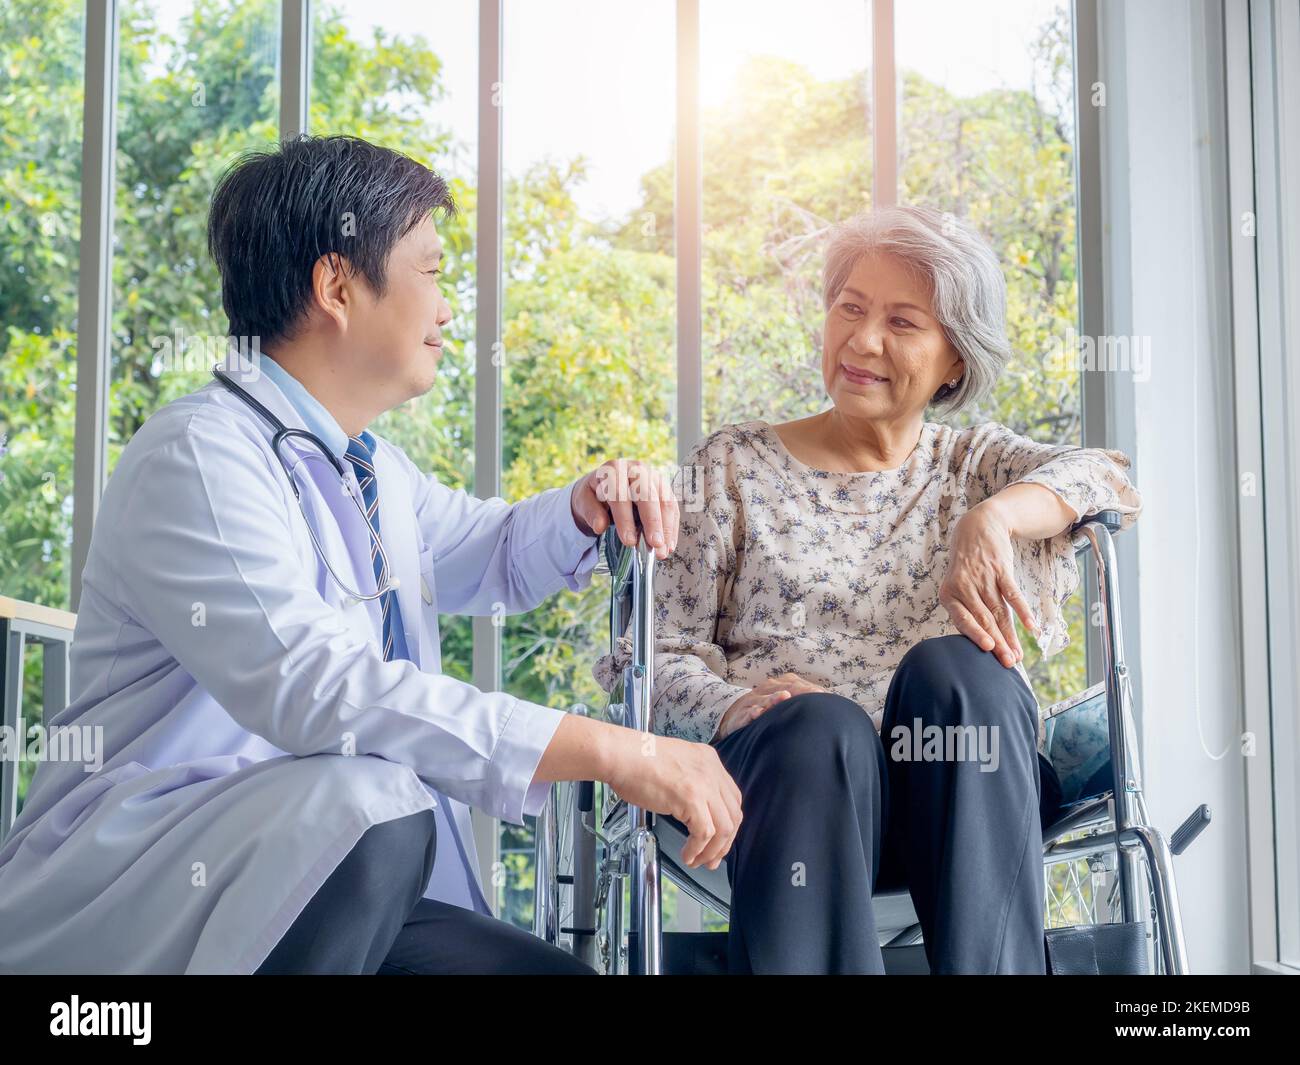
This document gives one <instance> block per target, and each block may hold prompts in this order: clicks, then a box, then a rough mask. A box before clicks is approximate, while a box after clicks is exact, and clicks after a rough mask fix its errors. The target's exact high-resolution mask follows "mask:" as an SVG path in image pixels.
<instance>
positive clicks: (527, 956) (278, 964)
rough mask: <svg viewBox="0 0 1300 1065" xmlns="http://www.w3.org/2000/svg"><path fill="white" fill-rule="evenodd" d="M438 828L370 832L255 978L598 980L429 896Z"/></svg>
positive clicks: (503, 928)
mask: <svg viewBox="0 0 1300 1065" xmlns="http://www.w3.org/2000/svg"><path fill="white" fill-rule="evenodd" d="M436 825H437V821H436V819H435V815H434V812H433V811H432V810H421V811H420V812H419V813H416V814H411V815H409V816H408V817H399V818H396V819H395V820H392V821H384V822H382V823H380V824H377V825H371V826H370V828H368V829H367V830H366V831H365V832H364V833H363V834H362V836H361V839H359V840H358V841H357V843H356V845H355V846H354V847H353V848H352V850H350V851H349V852H348V854H347V856H346V857H345V858H344V859H343V861H342V862H340V863H339V865H338V866H337V867H336V868H335V870H334V872H332V873H331V874H330V875H329V877H328V878H327V879H326V880H325V882H324V883H323V884H322V885H321V886H320V888H319V889H318V890H317V892H316V894H315V895H313V896H312V898H311V900H310V901H309V902H308V903H307V905H306V906H305V907H304V908H303V911H302V912H301V913H300V914H299V915H298V916H297V917H296V918H295V919H294V922H293V924H292V925H290V926H289V929H288V931H286V932H285V934H284V935H283V936H282V937H281V939H280V941H279V942H278V943H277V944H276V945H275V947H274V949H273V950H272V951H271V953H270V954H269V955H268V956H267V958H266V960H265V961H264V962H263V963H262V964H261V966H260V967H259V968H258V970H257V973H258V975H269V974H283V973H378V974H381V975H406V974H410V975H426V974H446V975H451V974H468V975H482V974H489V973H523V974H556V975H564V974H585V975H594V973H595V970H594V969H592V968H591V967H590V966H588V965H585V964H583V963H582V962H580V961H578V960H577V959H576V958H574V957H573V956H572V955H570V954H568V953H566V952H565V951H563V950H560V949H559V948H558V947H553V946H551V945H550V944H549V943H545V942H543V941H542V940H540V939H538V938H537V937H536V936H533V935H531V934H529V933H528V932H525V931H523V930H522V929H519V928H516V927H514V926H513V925H510V924H507V923H506V922H504V921H498V920H496V919H494V918H491V917H485V916H483V915H482V914H480V913H475V912H474V911H472V910H466V909H464V908H462V907H460V906H453V905H451V904H450V903H446V902H435V901H434V900H432V899H426V898H422V897H421V896H422V894H423V891H424V887H425V885H426V884H427V883H428V881H429V874H430V873H431V872H432V871H433V859H434V854H435V848H436V846H437V830H436Z"/></svg>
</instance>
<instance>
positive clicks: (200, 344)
mask: <svg viewBox="0 0 1300 1065" xmlns="http://www.w3.org/2000/svg"><path fill="white" fill-rule="evenodd" d="M119 32H120V39H121V44H120V61H119V71H120V74H119V77H120V82H119V88H118V105H117V182H116V186H115V196H114V207H113V210H114V218H113V307H112V311H113V326H112V348H111V355H112V372H111V377H110V382H111V384H110V389H109V423H108V447H109V469H110V472H111V470H112V468H113V466H115V465H116V462H117V457H118V455H120V454H121V450H122V448H123V447H124V446H125V445H126V443H127V442H128V441H129V440H130V439H131V437H132V436H134V435H135V432H136V430H137V429H139V428H140V426H141V425H142V424H144V420H145V419H146V418H148V417H149V415H150V414H152V413H153V412H154V411H155V410H157V409H158V408H159V407H161V406H162V405H163V404H165V403H167V402H169V401H170V400H172V399H174V398H176V397H177V396H180V395H184V394H185V393H187V392H191V391H193V390H194V389H196V388H198V387H200V386H201V385H203V384H204V383H205V382H206V381H208V380H210V375H209V374H210V369H211V367H212V365H213V364H214V363H216V362H218V361H219V360H220V359H222V358H223V357H224V352H225V348H226V328H227V323H226V316H225V314H224V312H223V311H222V309H221V286H220V282H219V280H218V277H217V271H216V267H215V266H214V265H213V264H212V260H211V259H210V258H208V252H207V238H206V231H205V227H206V224H207V217H208V205H209V203H210V201H211V198H212V190H213V188H214V186H215V185H216V181H217V178H218V177H219V176H220V175H221V172H222V171H223V170H224V169H225V168H226V166H227V165H229V163H230V162H232V161H233V160H234V158H235V156H236V155H238V153H239V152H240V151H241V150H243V149H245V148H248V147H252V146H259V147H261V146H265V145H267V144H270V143H273V142H274V141H276V140H277V139H278V136H279V108H280V90H279V53H280V36H279V35H280V4H279V3H277V2H275V0H249V2H247V3H222V4H214V3H208V2H204V0H152V2H150V0H125V2H124V3H123V4H122V5H121V15H120V31H119ZM250 342H251V341H250Z"/></svg>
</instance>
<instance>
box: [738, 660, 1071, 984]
mask: <svg viewBox="0 0 1300 1065" xmlns="http://www.w3.org/2000/svg"><path fill="white" fill-rule="evenodd" d="M949 725H953V726H977V729H972V730H966V732H965V735H967V736H971V735H974V736H975V737H976V738H977V739H978V737H979V736H980V733H979V731H978V727H983V728H984V729H985V730H986V731H985V732H984V733H983V737H984V739H985V743H986V747H985V755H984V756H983V764H985V765H989V766H992V765H993V764H994V762H993V758H992V757H991V752H993V751H994V750H995V751H996V754H997V760H996V768H995V769H992V771H988V772H985V771H981V760H980V757H981V756H980V753H979V752H980V748H979V746H978V744H977V743H976V744H971V745H970V747H969V749H966V750H965V751H963V748H962V747H961V746H952V747H948V745H946V744H944V743H935V744H934V745H933V746H932V747H931V749H930V750H929V751H928V752H927V750H926V748H925V746H924V744H923V743H922V744H921V745H919V749H918V746H917V745H915V744H914V743H913V742H912V738H911V737H912V735H913V734H914V733H918V734H919V735H920V736H921V737H922V739H924V738H925V736H926V729H927V726H939V727H940V730H942V729H943V727H944V726H949ZM899 728H901V729H902V730H904V731H903V733H901V734H900V733H896V731H895V730H896V729H899ZM932 731H933V730H932ZM900 737H901V739H900ZM994 737H996V747H993V746H992V743H993V738H994ZM1037 739H1038V709H1037V705H1036V702H1035V699H1034V697H1033V694H1032V693H1031V692H1030V690H1029V688H1028V686H1027V685H1026V684H1025V682H1024V679H1023V678H1022V677H1021V676H1020V675H1019V674H1018V673H1017V672H1016V671H1015V670H1012V669H1007V668H1006V667H1005V666H1003V665H1002V664H1001V663H1000V662H999V661H998V660H997V659H996V658H995V657H994V656H993V654H992V652H985V651H981V650H980V649H979V648H978V647H976V646H975V644H974V643H973V642H972V641H971V640H970V639H968V638H967V637H966V636H964V635H953V636H942V637H936V638H932V639H927V640H922V641H921V642H920V643H918V644H916V645H915V646H913V647H912V648H911V649H910V650H909V651H908V652H907V654H905V655H904V656H903V659H902V661H901V662H900V663H899V665H898V667H897V669H896V670H895V673H894V676H893V678H892V681H891V683H890V687H889V691H888V693H887V695H886V700H885V712H884V716H883V720H882V726H881V731H880V733H879V734H877V732H876V730H875V728H874V727H873V725H872V723H871V719H870V718H869V717H868V716H867V714H866V712H865V711H864V710H863V709H862V707H861V706H859V705H858V704H857V703H855V702H853V701H852V700H850V699H846V698H844V697H843V696H840V695H834V694H829V693H821V692H816V693H811V694H806V695H797V696H794V697H793V698H790V699H787V700H785V701H784V702H781V703H778V704H777V705H776V706H774V707H772V708H771V709H769V710H767V711H766V712H765V713H763V714H762V715H761V716H760V717H758V718H757V719H756V720H755V721H753V722H752V723H750V724H749V725H746V726H745V727H744V728H741V729H739V730H737V731H736V732H733V733H732V734H731V735H729V736H727V737H726V738H725V739H723V740H721V741H719V742H718V744H717V750H718V754H719V756H720V758H721V760H722V763H723V765H725V766H726V768H727V770H728V772H730V773H731V775H732V777H733V779H734V780H735V781H736V784H737V786H738V787H739V788H740V791H741V795H742V808H743V812H744V820H743V821H742V822H741V826H740V830H739V831H738V832H737V834H736V839H735V842H734V843H733V844H732V848H731V851H730V853H729V854H728V855H727V874H728V879H729V881H730V883H731V892H732V894H731V920H730V932H729V934H728V968H729V970H730V971H731V972H735V973H883V972H884V961H883V958H882V956H881V950H880V946H879V941H878V939H877V933H876V920H875V915H874V913H873V909H872V901H871V895H872V891H873V889H878V890H891V889H897V888H902V887H907V888H909V889H910V891H911V895H912V900H913V903H914V905H915V908H916V913H917V918H918V920H919V921H920V924H921V929H922V933H923V935H924V939H925V952H926V957H927V958H928V960H929V964H930V971H931V972H932V973H1036V974H1043V973H1045V972H1046V966H1045V958H1044V941H1043V905H1044V899H1043V864H1042V846H1043V843H1042V830H1043V828H1044V827H1045V826H1046V825H1047V824H1049V823H1050V822H1051V821H1052V820H1053V819H1054V814H1055V810H1056V806H1057V802H1058V800H1059V796H1060V791H1059V783H1058V782H1057V780H1056V775H1055V773H1054V772H1053V770H1052V768H1051V765H1050V763H1048V761H1047V760H1046V759H1045V758H1043V756H1042V755H1040V754H1039V753H1038V750H1037ZM918 753H919V755H920V757H917V755H918ZM904 755H910V756H911V758H910V760H908V759H907V758H905V757H904Z"/></svg>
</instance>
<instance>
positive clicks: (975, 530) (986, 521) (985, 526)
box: [939, 500, 1037, 669]
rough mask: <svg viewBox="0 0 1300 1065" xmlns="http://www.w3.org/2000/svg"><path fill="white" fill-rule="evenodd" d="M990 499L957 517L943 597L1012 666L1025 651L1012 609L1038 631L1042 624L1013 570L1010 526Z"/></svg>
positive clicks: (962, 624)
mask: <svg viewBox="0 0 1300 1065" xmlns="http://www.w3.org/2000/svg"><path fill="white" fill-rule="evenodd" d="M989 502H991V500H985V502H983V503H979V504H977V505H976V506H973V507H971V509H970V510H968V511H967V512H966V513H965V514H963V515H962V517H961V520H959V521H958V522H957V528H956V531H955V532H954V533H953V540H952V547H951V551H950V561H949V563H948V573H947V575H946V576H945V577H944V579H943V583H942V584H941V585H940V586H939V602H940V603H942V604H943V605H944V607H945V608H947V610H948V615H949V617H951V618H952V621H953V624H954V625H956V626H957V628H958V629H960V630H961V631H962V632H963V633H965V634H966V635H967V636H969V637H970V638H971V639H972V640H973V641H974V642H975V644H976V646H977V647H979V648H980V649H981V650H983V651H993V652H995V653H996V654H997V656H998V660H999V661H1000V662H1001V663H1002V664H1003V665H1004V666H1006V667H1007V668H1008V669H1010V668H1011V667H1013V666H1014V665H1015V664H1016V663H1017V662H1019V661H1020V660H1021V659H1022V658H1024V657H1025V653H1024V651H1023V650H1021V647H1020V639H1019V637H1018V636H1017V635H1016V624H1015V620H1014V617H1013V615H1012V610H1014V611H1015V613H1016V614H1018V615H1020V620H1021V621H1023V622H1024V624H1025V627H1026V628H1028V629H1029V630H1030V631H1031V632H1033V633H1034V634H1035V635H1037V627H1036V626H1035V625H1034V620H1033V617H1032V616H1031V615H1030V612H1029V603H1028V602H1027V601H1026V600H1025V597H1024V596H1023V595H1022V594H1021V592H1020V589H1019V588H1018V587H1017V586H1016V581H1015V577H1014V576H1013V575H1012V574H1013V569H1012V546H1011V529H1010V527H1009V526H1008V524H1007V522H1006V520H1005V519H1004V518H1003V517H1002V515H1001V513H1000V512H999V510H998V508H997V507H994V506H989V505H988V503H989ZM1008 604H1010V607H1008Z"/></svg>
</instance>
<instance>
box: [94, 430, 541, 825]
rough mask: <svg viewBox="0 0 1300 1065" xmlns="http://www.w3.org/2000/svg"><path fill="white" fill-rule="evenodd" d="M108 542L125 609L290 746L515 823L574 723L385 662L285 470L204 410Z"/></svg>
mask: <svg viewBox="0 0 1300 1065" xmlns="http://www.w3.org/2000/svg"><path fill="white" fill-rule="evenodd" d="M134 469H135V471H136V473H137V474H138V476H137V478H136V480H135V483H134V484H132V485H129V486H127V493H128V497H127V498H128V499H129V503H128V505H127V506H126V508H125V509H124V513H125V518H124V520H123V522H122V524H121V525H120V526H119V527H118V528H116V529H114V530H113V531H112V533H111V534H110V535H113V536H114V537H115V540H116V543H117V544H118V545H120V546H118V547H117V549H116V550H114V551H113V552H112V554H113V556H114V564H115V568H116V584H117V594H118V597H119V598H118V601H119V602H120V603H121V604H122V607H123V609H124V610H125V611H126V613H127V614H128V615H129V616H130V617H131V618H132V619H133V620H134V621H135V622H137V623H138V624H139V625H141V626H143V627H144V628H145V629H146V630H148V632H150V633H151V634H153V635H154V636H155V637H156V638H157V639H158V640H159V641H160V642H161V643H162V644H163V646H165V647H166V648H167V650H168V651H169V652H170V653H171V654H172V655H173V656H174V658H175V659H176V661H177V663H179V665H180V667H181V668H182V669H184V670H185V671H186V672H187V673H189V674H190V675H191V676H192V677H193V678H194V679H195V681H196V682H197V683H198V684H200V685H202V686H203V687H204V688H205V689H206V690H207V691H208V692H210V693H211V694H212V696H213V697H214V698H215V699H216V700H217V702H219V703H220V704H221V706H222V707H223V708H224V709H225V710H226V712H227V713H228V714H230V716H231V717H232V718H234V719H235V720H236V721H237V722H239V723H240V724H241V725H242V726H243V727H244V728H246V729H248V730H249V731H250V732H253V733H256V734H257V735H259V736H262V737H263V738H265V739H266V740H268V741H269V742H270V743H272V744H274V745H275V746H276V747H278V748H280V749H281V750H283V751H285V752H287V753H289V754H293V755H299V756H306V755H313V754H325V753H328V754H348V753H356V754H364V755H376V756H378V757H381V758H386V759H388V760H390V761H394V762H400V763H402V764H404V765H408V766H410V767H411V768H412V769H413V770H414V771H415V773H416V774H417V775H418V776H419V777H420V778H421V779H422V780H424V781H426V782H427V783H429V784H431V785H433V786H434V787H435V788H437V789H438V790H440V791H442V792H443V793H444V794H446V795H449V796H451V797H453V798H456V799H459V800H461V801H462V802H465V803H467V804H469V805H471V806H477V807H479V808H480V809H483V810H486V811H488V812H489V813H491V814H493V815H495V816H497V817H501V818H503V819H505V820H507V821H510V822H512V823H514V824H522V823H523V816H522V815H523V814H524V813H526V812H527V813H536V812H537V809H538V807H539V806H540V800H541V799H543V798H544V796H545V787H544V786H543V785H542V784H541V782H538V783H537V784H536V785H534V784H533V775H534V773H535V771H536V767H537V763H538V762H539V761H540V759H541V756H542V754H543V752H544V751H545V750H546V747H547V745H548V744H549V743H550V741H551V737H552V735H553V734H554V732H555V730H556V728H558V726H559V723H560V721H561V720H562V719H563V716H564V715H563V713H562V712H561V711H559V710H555V709H553V708H550V707H545V706H540V705H537V704H535V703H530V702H527V701H524V700H521V699H517V698H515V697H514V696H511V695H509V694H507V693H504V692H482V691H479V690H478V689H477V688H475V687H474V686H473V685H470V684H467V683H465V682H463V681H460V680H457V679H455V678H453V677H448V676H445V675H441V674H433V673H424V672H421V671H420V669H419V668H418V667H416V666H415V664H414V663H412V662H409V661H406V660H395V661H389V662H385V661H384V659H383V656H382V654H381V653H380V652H379V650H378V648H377V647H376V646H375V645H374V644H373V643H371V642H369V641H366V640H362V639H359V638H358V637H357V636H356V635H354V634H353V632H352V631H351V630H350V629H349V628H348V627H347V625H346V624H345V623H344V621H343V618H342V616H341V614H340V613H339V611H338V609H337V608H336V607H335V606H333V605H331V604H330V603H328V602H327V601H326V600H325V599H324V598H323V597H322V596H321V594H320V593H319V592H318V591H317V589H316V586H315V583H314V573H313V572H312V571H311V570H308V569H307V568H306V567H304V566H303V565H302V562H301V560H300V556H299V555H298V553H297V552H296V551H295V550H294V549H293V548H292V547H291V546H290V545H291V544H292V543H293V536H292V532H291V529H292V525H291V523H292V522H299V521H300V520H301V519H300V518H299V517H298V512H297V505H296V503H295V502H294V500H293V497H292V495H291V494H290V492H289V489H288V482H287V481H286V479H285V477H284V474H283V472H282V471H281V470H280V469H279V468H278V467H275V468H273V467H272V465H271V459H270V457H269V456H268V455H267V454H266V452H265V451H264V450H263V449H262V448H261V447H260V445H259V444H258V443H257V442H255V441H254V440H253V439H251V438H250V437H248V436H246V435H244V432H243V431H242V430H241V427H240V425H239V424H238V422H237V420H236V419H234V418H232V417H230V416H228V415H225V414H222V413H220V412H214V411H211V410H209V411H206V412H203V413H199V414H196V415H195V416H194V417H192V418H191V419H190V420H189V422H188V424H187V426H186V427H185V429H184V431H183V433H181V434H179V435H178V436H177V437H176V438H174V439H171V440H169V441H167V442H165V443H162V444H160V446H158V448H157V449H156V450H155V451H154V452H152V453H151V454H150V455H148V456H146V457H145V458H143V459H142V460H141V461H140V462H139V463H137V464H136V466H135V467H134Z"/></svg>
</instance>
